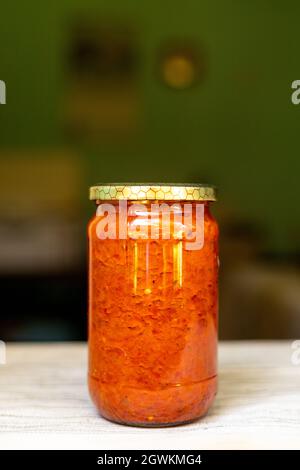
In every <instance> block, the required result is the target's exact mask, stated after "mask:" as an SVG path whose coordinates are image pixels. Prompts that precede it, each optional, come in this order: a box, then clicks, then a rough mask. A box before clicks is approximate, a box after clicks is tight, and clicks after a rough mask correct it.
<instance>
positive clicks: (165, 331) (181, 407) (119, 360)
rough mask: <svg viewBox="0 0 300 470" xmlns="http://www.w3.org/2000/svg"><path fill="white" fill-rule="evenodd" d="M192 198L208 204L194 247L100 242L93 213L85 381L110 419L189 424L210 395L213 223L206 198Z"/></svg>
mask: <svg viewBox="0 0 300 470" xmlns="http://www.w3.org/2000/svg"><path fill="white" fill-rule="evenodd" d="M194 204H204V206H205V207H204V246H203V247H202V249H200V250H186V248H185V243H184V241H182V240H178V239H174V238H171V239H169V240H162V239H158V240H153V239H150V238H144V239H136V240H134V239H130V238H127V239H123V240H118V239H114V240H112V239H105V240H101V239H99V238H98V237H97V233H96V231H97V223H98V221H99V217H98V216H96V217H94V218H93V219H92V220H91V222H90V224H89V229H88V235H89V388H90V393H91V396H92V398H93V400H94V402H95V404H96V406H97V407H98V409H99V411H100V412H101V414H102V415H103V416H104V417H106V418H108V419H110V420H113V421H117V422H122V423H127V424H140V425H168V424H176V423H182V422H188V421H191V420H194V419H196V418H198V417H200V416H201V415H203V414H204V413H206V411H207V410H208V408H209V406H210V404H211V403H212V401H213V398H214V395H215V393H216V374H217V370H216V367H217V365H216V364H217V310H218V306H217V302H218V295H217V274H218V248H217V247H218V227H217V224H216V221H215V220H214V218H213V217H212V216H211V214H210V212H209V207H208V203H207V202H197V203H196V202H193V205H194ZM117 217H118V214H117ZM133 220H134V216H132V217H131V218H130V217H129V218H128V224H129V226H130V224H131V223H132V221H133Z"/></svg>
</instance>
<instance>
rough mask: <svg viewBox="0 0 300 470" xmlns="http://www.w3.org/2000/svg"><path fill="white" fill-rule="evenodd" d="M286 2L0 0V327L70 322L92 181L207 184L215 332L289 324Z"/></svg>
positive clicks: (296, 116) (292, 189)
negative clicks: (215, 262)
mask: <svg viewBox="0 0 300 470" xmlns="http://www.w3.org/2000/svg"><path fill="white" fill-rule="evenodd" d="M299 13H300V5H299V2H296V1H290V0H289V1H287V2H285V3H283V2H280V1H279V0H273V1H271V0H264V1H263V2H261V1H258V0H251V1H250V0H247V1H241V0H239V1H238V0H231V1H227V2H223V1H221V0H219V1H216V0H213V1H208V0H205V1H201V2H199V1H197V0H190V1H189V2H185V3H182V2H179V1H178V0H173V1H169V0H165V1H164V2H158V1H157V0H151V1H150V0H144V1H143V2H141V1H137V0H135V1H134V0H126V1H125V0H124V1H123V2H121V1H119V0H111V1H110V2H104V1H99V0H97V1H93V0H86V1H85V2H83V1H82V0H72V1H71V0H61V1H60V2H39V1H37V0H28V1H27V2H23V3H21V2H18V3H17V4H16V3H14V2H10V3H8V4H3V5H2V6H1V15H0V79H1V80H4V81H5V82H6V86H7V104H6V105H1V106H0V172H1V173H0V183H1V184H0V186H1V189H0V196H1V202H0V218H1V221H0V244H1V248H0V270H1V279H2V282H1V284H2V291H3V298H4V299H5V300H4V304H5V305H7V309H6V312H8V311H10V314H8V313H7V315H6V314H3V315H2V319H1V320H0V321H1V322H2V334H1V336H4V338H3V339H5V338H8V339H80V338H82V337H83V336H84V322H85V300H84V299H85V225H86V222H87V220H88V218H89V217H90V216H91V214H92V213H93V210H94V208H93V207H92V204H90V203H89V202H88V200H87V188H88V186H89V185H92V184H94V183H96V182H98V181H103V182H108V181H162V182H170V181H171V182H211V183H214V184H216V185H217V186H218V188H219V199H220V200H219V202H218V204H216V206H215V211H214V212H215V214H216V216H217V218H218V219H219V221H220V225H221V233H222V241H221V255H222V258H221V259H222V269H221V294H222V295H221V337H226V338H243V337H271V338H273V337H292V336H294V335H296V334H297V333H298V334H300V298H299V292H300V289H299V287H300V277H299V258H300V257H299V253H300V222H299V220H300V208H299V197H300V186H299V184H298V181H297V179H298V175H299V172H300V159H299V156H298V131H299V123H300V107H299V108H298V107H297V106H295V105H293V104H292V103H291V91H292V90H291V83H292V81H293V80H296V79H299V78H300V77H299V59H298V50H297V49H298V42H299V38H300V32H299V25H298V22H299V21H298V18H299ZM62 227H64V229H63V231H62ZM1 252H2V254H1ZM24 252H26V254H27V255H26V256H24ZM37 253H38V254H37ZM50 260H51V262H50ZM241 283H242V285H241ZM24 286H26V287H24ZM75 286H76V287H75ZM16 288H17V289H18V290H19V292H20V293H21V294H20V298H19V300H18V301H17V300H14V301H13V302H12V304H11V303H10V302H11V298H12V297H14V295H13V292H15V289H16ZM277 297H278V298H277ZM18 302H20V303H21V304H20V303H18ZM21 305H22V308H21ZM25 306H26V308H25ZM54 311H55V312H56V316H55V318H53V312H54ZM20 312H21V313H20ZM272 324H274V325H272ZM55 325H56V326H55ZM0 327H1V324H0Z"/></svg>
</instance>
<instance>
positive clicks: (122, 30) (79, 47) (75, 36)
mask: <svg viewBox="0 0 300 470" xmlns="http://www.w3.org/2000/svg"><path fill="white" fill-rule="evenodd" d="M67 62H68V63H67V69H68V84H67V91H66V100H65V101H66V102H65V121H66V123H65V127H66V130H67V131H68V133H69V134H70V136H71V137H72V138H73V139H75V141H79V142H80V141H83V142H95V143H98V144H99V143H101V141H102V140H103V139H105V140H108V141H111V140H112V141H113V140H114V139H116V138H117V139H121V140H123V139H126V138H128V136H131V135H132V133H135V131H136V127H137V125H138V112H139V108H140V99H139V93H138V89H137V81H138V80H137V79H138V50H137V40H136V37H135V34H134V33H133V32H132V31H131V30H130V29H128V27H127V25H126V24H125V26H124V25H118V23H116V24H115V23H114V22H111V23H110V22H109V21H104V20H103V19H101V18H98V20H97V19H95V18H93V19H91V18H89V19H87V20H83V19H81V20H80V21H77V23H76V25H75V26H73V27H72V28H71V31H70V38H69V46H68V54H67Z"/></svg>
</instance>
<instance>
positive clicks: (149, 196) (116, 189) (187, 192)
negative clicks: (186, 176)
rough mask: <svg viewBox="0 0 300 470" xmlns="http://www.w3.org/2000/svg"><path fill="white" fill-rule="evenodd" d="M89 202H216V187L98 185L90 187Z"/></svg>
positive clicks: (145, 184)
mask: <svg viewBox="0 0 300 470" xmlns="http://www.w3.org/2000/svg"><path fill="white" fill-rule="evenodd" d="M89 199H90V200H93V201H95V200H99V201H114V200H131V201H138V200H152V201H153V200H157V201H179V200H180V201H216V200H217V194H216V187H215V186H213V185H210V184H198V183H99V184H97V185H95V186H91V187H90V191H89Z"/></svg>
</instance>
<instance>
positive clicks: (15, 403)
mask: <svg viewBox="0 0 300 470" xmlns="http://www.w3.org/2000/svg"><path fill="white" fill-rule="evenodd" d="M291 344H292V341H291V342H227V343H221V345H220V348H219V392H218V395H217V398H216V401H215V404H214V406H213V407H212V408H211V410H210V411H209V413H208V415H207V416H205V417H204V418H203V419H201V420H199V421H198V422H196V423H193V424H190V425H185V426H179V427H174V428H160V429H145V428H133V427H127V426H121V425H117V424H113V423H110V422H108V421H105V420H104V419H102V418H101V417H100V416H99V415H98V414H97V412H96V410H95V408H94V406H93V405H92V403H91V401H90V399H89V396H88V391H87V387H86V364H87V357H86V345H85V344H81V343H64V344H62V343H58V344H56V343H54V344H53V343H52V344H43V345H41V344H26V345H25V344H9V345H8V346H7V364H6V365H0V449H5V448H16V449H17V448H18V449H21V448H31V449H37V448H58V449H59V448H62V449H64V448H70V449H72V448H74V449H77V448H79V449H164V448H168V449H217V448H218V449H235V448H239V449H243V448H259V449H263V448H300V365H298V366H296V365H293V364H292V361H291V355H292V352H293V350H292V348H291Z"/></svg>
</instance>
